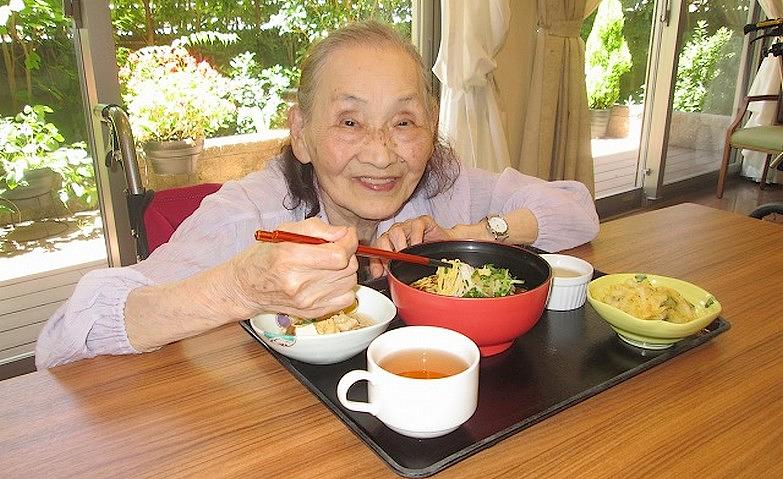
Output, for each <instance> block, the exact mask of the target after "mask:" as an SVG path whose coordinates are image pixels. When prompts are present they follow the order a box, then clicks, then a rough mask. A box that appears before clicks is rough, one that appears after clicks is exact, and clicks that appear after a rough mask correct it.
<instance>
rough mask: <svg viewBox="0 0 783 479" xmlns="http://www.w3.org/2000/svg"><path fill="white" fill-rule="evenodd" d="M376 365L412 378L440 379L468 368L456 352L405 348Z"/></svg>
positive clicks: (398, 374)
mask: <svg viewBox="0 0 783 479" xmlns="http://www.w3.org/2000/svg"><path fill="white" fill-rule="evenodd" d="M378 365H379V366H380V367H382V368H383V369H385V370H386V371H389V372H390V373H393V374H396V375H397V376H403V377H406V378H413V379H440V378H445V377H449V376H454V375H455V374H459V373H461V372H462V371H464V370H466V369H468V363H467V362H466V361H465V360H464V359H462V358H461V357H459V356H457V355H456V354H453V353H449V352H446V351H439V350H435V349H405V350H402V351H397V352H394V353H391V354H390V355H388V356H386V357H385V358H383V359H382V360H381V361H380V362H379V363H378Z"/></svg>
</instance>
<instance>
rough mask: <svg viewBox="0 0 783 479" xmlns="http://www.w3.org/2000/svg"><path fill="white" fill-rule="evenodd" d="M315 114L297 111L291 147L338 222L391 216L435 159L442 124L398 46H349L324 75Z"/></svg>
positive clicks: (414, 67)
mask: <svg viewBox="0 0 783 479" xmlns="http://www.w3.org/2000/svg"><path fill="white" fill-rule="evenodd" d="M317 78H318V79H317V82H318V83H317V86H316V91H315V96H314V98H315V100H314V102H313V104H312V107H311V111H310V112H309V116H308V117H307V118H306V117H305V115H304V114H303V112H302V111H301V110H299V109H298V108H297V107H295V108H293V109H292V111H291V114H290V125H289V126H290V128H291V145H292V147H293V150H294V154H295V155H296V157H297V158H298V159H299V161H301V162H302V163H310V162H311V163H312V164H313V167H314V170H315V175H316V178H317V180H318V186H319V189H320V191H321V194H322V196H321V197H322V201H323V203H324V207H325V209H326V213H327V215H328V216H329V221H330V222H331V223H335V224H348V225H357V224H360V223H362V222H366V221H367V220H370V221H379V220H383V219H386V218H389V217H391V216H392V215H394V213H395V212H397V211H398V210H399V209H400V208H401V207H402V205H403V204H404V203H405V202H406V201H407V200H408V198H410V196H411V194H412V193H413V191H414V190H415V189H416V186H417V184H418V182H419V180H420V179H421V177H422V175H423V173H424V169H425V167H426V166H427V161H428V160H429V158H430V156H431V155H432V151H433V147H434V144H433V141H434V134H435V124H436V121H435V119H434V118H433V115H432V112H430V110H429V109H428V99H427V94H426V91H425V88H424V85H422V84H421V81H420V79H419V78H420V76H419V70H418V66H417V64H416V63H415V61H414V60H413V59H412V58H411V57H410V56H409V55H408V54H407V53H405V52H404V51H401V50H399V49H396V48H394V47H358V46H357V47H344V48H340V49H338V50H336V51H334V52H332V53H331V54H330V55H329V57H328V60H327V61H326V62H325V63H324V65H323V66H322V67H321V69H320V71H319V72H318V73H317Z"/></svg>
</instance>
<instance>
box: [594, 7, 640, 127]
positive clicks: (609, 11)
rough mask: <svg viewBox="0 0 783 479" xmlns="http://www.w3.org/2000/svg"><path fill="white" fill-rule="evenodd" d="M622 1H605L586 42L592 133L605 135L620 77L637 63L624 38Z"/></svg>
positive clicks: (618, 92)
mask: <svg viewBox="0 0 783 479" xmlns="http://www.w3.org/2000/svg"><path fill="white" fill-rule="evenodd" d="M623 24H624V18H623V6H622V4H621V3H620V0H604V1H602V2H601V4H600V6H599V7H598V12H597V13H596V16H595V22H594V23H593V29H592V30H591V31H590V35H589V36H588V37H587V42H586V44H585V58H586V61H585V80H586V83H587V103H588V107H589V108H590V110H591V130H592V134H591V136H592V137H593V138H601V137H603V136H605V134H606V127H607V124H608V123H609V108H611V107H612V106H613V105H614V104H615V103H616V102H617V100H618V99H619V98H620V79H621V77H622V76H623V75H624V74H625V73H627V72H629V71H630V70H631V67H632V66H633V63H632V60H631V52H630V50H629V49H628V42H626V41H625V38H624V37H623Z"/></svg>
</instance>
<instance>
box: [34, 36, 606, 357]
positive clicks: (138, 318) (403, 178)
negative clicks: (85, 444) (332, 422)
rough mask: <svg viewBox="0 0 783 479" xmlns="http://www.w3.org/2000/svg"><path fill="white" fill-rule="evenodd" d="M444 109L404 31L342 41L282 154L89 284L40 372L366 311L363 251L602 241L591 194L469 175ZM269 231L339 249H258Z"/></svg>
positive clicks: (319, 68) (332, 40)
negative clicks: (272, 319)
mask: <svg viewBox="0 0 783 479" xmlns="http://www.w3.org/2000/svg"><path fill="white" fill-rule="evenodd" d="M437 111H438V109H437V103H436V100H435V99H434V97H433V95H432V94H431V92H430V91H428V82H427V81H426V76H425V71H424V69H423V67H422V64H421V59H420V58H419V56H418V54H417V53H416V51H415V49H414V48H413V46H412V45H411V44H410V43H409V42H407V41H405V40H403V39H402V38H400V37H399V36H398V35H397V34H396V33H395V32H394V31H393V30H391V29H390V28H388V27H386V26H384V25H381V24H378V23H375V22H366V23H358V24H353V25H350V26H348V27H345V28H343V29H341V30H338V31H336V32H334V33H332V34H331V35H329V36H328V37H327V38H326V39H324V40H323V41H321V42H319V43H318V44H316V45H315V46H314V47H313V48H312V50H311V52H310V53H309V55H308V56H307V58H306V59H305V60H304V62H303V64H302V74H301V80H300V85H299V92H298V103H297V105H296V106H294V107H293V108H292V109H291V111H290V115H289V127H290V132H291V142H290V145H289V146H287V147H286V148H285V150H284V151H283V153H282V154H281V156H280V157H278V158H276V159H274V160H272V161H271V162H270V163H269V164H268V166H267V167H266V168H265V169H264V170H262V171H258V172H255V173H252V174H250V175H248V176H247V177H245V178H243V179H241V180H239V181H232V182H228V183H226V184H225V185H224V186H223V187H222V188H221V189H220V191H218V192H217V193H215V194H213V195H211V196H209V197H208V198H206V199H205V200H204V202H203V203H202V205H201V207H200V208H199V209H198V210H197V211H196V212H195V213H194V214H193V215H192V216H191V217H190V218H188V219H187V220H186V221H185V222H184V223H183V224H182V225H181V226H180V228H179V229H178V230H177V231H176V232H175V234H174V235H173V237H172V238H171V240H170V241H169V242H168V243H167V244H165V245H163V246H161V247H160V248H158V249H157V250H155V251H154V252H153V253H152V255H150V257H149V258H148V259H147V260H145V261H142V262H140V263H138V264H136V265H133V266H129V267H124V268H110V269H104V270H99V271H93V272H91V273H89V274H87V275H85V276H84V278H83V279H82V280H81V281H80V282H79V284H78V285H77V287H76V290H75V292H74V294H73V296H72V297H71V298H70V300H69V301H68V302H67V303H66V304H65V305H63V307H61V308H60V309H59V310H58V311H57V312H56V313H55V314H54V316H53V317H52V318H51V319H50V320H49V322H48V323H47V324H46V327H45V328H44V330H43V332H42V333H41V335H40V337H39V339H38V346H37V350H36V362H37V365H38V367H39V368H45V367H51V366H55V365H57V364H62V363H66V362H69V361H74V360H77V359H80V358H86V357H93V356H96V355H99V354H127V353H139V352H143V351H150V350H154V349H156V348H159V347H161V346H163V345H165V344H167V343H170V342H173V341H177V340H179V339H182V338H186V337H189V336H193V335H196V334H199V333H201V332H204V331H207V330H209V329H211V328H215V327H217V326H220V325H222V324H226V323H229V322H234V321H239V320H242V319H246V318H249V317H252V316H254V315H256V314H259V313H261V312H269V311H274V312H284V313H289V314H294V315H297V316H301V317H317V316H321V315H323V314H326V313H329V312H332V311H336V310H338V309H341V308H343V307H346V306H348V305H350V304H352V303H353V301H354V297H355V296H354V287H355V286H356V284H357V271H358V270H359V263H358V261H357V258H356V256H355V255H354V253H355V252H356V248H357V245H358V244H359V243H366V244H373V245H375V246H379V247H382V248H386V249H395V250H399V249H401V248H404V247H406V246H408V245H411V244H417V243H420V242H423V241H431V240H440V239H479V240H496V241H504V242H507V243H514V244H532V245H534V246H536V247H539V248H542V249H544V250H549V251H556V250H560V249H564V248H569V247H573V246H576V245H579V244H581V243H584V242H587V241H590V240H591V239H593V238H594V237H595V235H596V234H597V232H598V218H597V215H596V212H595V207H594V204H593V201H592V198H591V196H590V194H589V192H588V190H587V188H585V186H584V185H582V184H580V183H577V182H570V181H558V182H545V181H543V180H540V179H537V178H532V177H528V176H524V175H522V174H520V173H519V172H517V171H515V170H512V169H507V170H505V171H504V172H502V173H501V174H499V175H497V174H492V173H489V172H486V171H481V170H477V169H471V168H464V167H463V168H460V165H459V162H458V161H457V160H456V159H455V158H454V156H453V154H452V153H451V151H450V150H449V149H448V148H446V147H444V146H442V145H440V144H439V143H438V142H437V120H438V119H437ZM257 229H266V230H273V229H284V230H287V231H292V232H296V233H301V234H307V235H312V236H318V237H321V238H324V239H326V240H328V241H329V243H325V244H322V245H301V244H290V243H257V242H255V241H254V232H255V231H256V230H257ZM370 272H371V274H373V275H375V276H377V275H380V274H382V273H383V266H382V265H381V264H380V263H373V264H371V265H370Z"/></svg>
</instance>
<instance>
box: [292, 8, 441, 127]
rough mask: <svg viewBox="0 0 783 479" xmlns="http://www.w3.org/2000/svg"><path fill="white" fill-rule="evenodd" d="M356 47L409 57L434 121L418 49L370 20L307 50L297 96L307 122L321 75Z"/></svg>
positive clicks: (434, 101) (433, 100)
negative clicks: (395, 51)
mask: <svg viewBox="0 0 783 479" xmlns="http://www.w3.org/2000/svg"><path fill="white" fill-rule="evenodd" d="M356 46H365V47H367V46H370V47H377V48H383V47H392V48H396V49H399V50H400V51H402V52H404V53H405V54H407V55H408V56H409V57H410V58H411V59H412V60H413V62H414V63H415V65H416V70H417V73H418V76H419V82H420V84H421V88H422V89H423V91H424V94H425V97H426V102H427V110H428V111H427V112H428V114H429V115H430V118H435V114H436V113H437V99H436V97H435V95H434V94H433V92H432V87H431V85H430V81H429V78H428V76H427V71H426V69H425V68H424V63H423V62H422V59H421V55H419V52H418V51H416V47H414V46H413V44H412V43H411V42H410V41H409V40H407V39H405V38H403V37H402V36H400V34H399V33H397V32H396V31H394V29H393V28H391V27H390V26H389V25H387V24H384V23H381V22H378V21H375V20H367V21H362V22H355V23H349V24H348V25H346V26H344V27H341V28H340V29H338V30H335V31H333V32H332V33H330V34H329V35H328V36H327V37H325V38H323V39H321V40H319V41H316V42H315V43H313V44H312V45H311V46H310V48H309V49H308V51H307V54H306V55H305V57H304V59H303V60H302V65H301V75H300V77H299V89H298V91H297V94H296V100H297V103H298V105H299V109H300V110H301V112H302V115H304V117H305V120H307V119H309V118H310V113H311V112H312V108H313V103H314V102H315V95H316V93H315V91H316V89H317V87H318V78H320V75H319V72H320V70H321V68H323V66H324V64H325V63H326V62H327V61H328V59H329V56H330V55H331V54H332V53H334V52H335V51H337V50H339V49H341V48H347V47H356Z"/></svg>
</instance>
